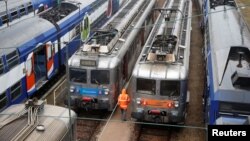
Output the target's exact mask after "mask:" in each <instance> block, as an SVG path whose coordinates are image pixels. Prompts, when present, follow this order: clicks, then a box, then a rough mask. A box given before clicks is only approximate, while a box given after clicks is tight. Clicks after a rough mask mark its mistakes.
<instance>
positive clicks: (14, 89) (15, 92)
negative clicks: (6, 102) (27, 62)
mask: <svg viewBox="0 0 250 141" xmlns="http://www.w3.org/2000/svg"><path fill="white" fill-rule="evenodd" d="M21 86H22V85H21V81H18V82H17V83H16V84H14V85H13V86H11V88H10V95H11V99H12V100H14V99H16V98H18V97H19V96H20V95H21V94H22V87H21Z"/></svg>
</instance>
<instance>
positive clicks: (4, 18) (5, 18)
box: [1, 15, 9, 24]
mask: <svg viewBox="0 0 250 141" xmlns="http://www.w3.org/2000/svg"><path fill="white" fill-rule="evenodd" d="M1 18H2V24H5V23H7V22H8V20H9V18H8V15H3V16H2V17H1Z"/></svg>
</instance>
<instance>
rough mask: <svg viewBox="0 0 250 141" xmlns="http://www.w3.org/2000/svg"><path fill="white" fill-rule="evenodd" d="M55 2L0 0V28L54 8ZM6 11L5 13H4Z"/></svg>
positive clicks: (52, 0)
mask: <svg viewBox="0 0 250 141" xmlns="http://www.w3.org/2000/svg"><path fill="white" fill-rule="evenodd" d="M55 4H56V0H0V26H3V25H5V26H7V25H6V24H7V23H8V22H13V21H14V20H16V19H21V18H23V17H25V16H28V15H32V16H33V15H34V14H36V13H37V12H38V11H39V10H40V11H41V10H42V9H43V10H45V9H47V8H50V7H52V6H55ZM6 10H7V11H6ZM36 10H37V11H36Z"/></svg>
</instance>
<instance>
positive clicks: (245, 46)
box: [208, 6, 250, 102]
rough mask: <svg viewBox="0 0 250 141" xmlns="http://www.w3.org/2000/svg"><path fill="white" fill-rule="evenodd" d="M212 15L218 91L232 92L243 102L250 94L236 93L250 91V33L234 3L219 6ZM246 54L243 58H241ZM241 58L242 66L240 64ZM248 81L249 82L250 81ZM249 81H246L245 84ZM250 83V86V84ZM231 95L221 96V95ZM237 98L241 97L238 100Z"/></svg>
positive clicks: (212, 52)
mask: <svg viewBox="0 0 250 141" xmlns="http://www.w3.org/2000/svg"><path fill="white" fill-rule="evenodd" d="M210 12H212V13H213V14H210V16H209V21H210V22H209V30H210V33H209V34H210V36H209V37H210V46H211V52H208V55H210V54H211V56H212V64H211V66H213V84H214V87H215V88H214V90H215V91H217V90H219V91H223V93H224V94H227V95H228V94H232V95H231V98H232V97H235V99H238V100H239V101H240V102H242V101H249V100H250V97H249V96H248V98H247V97H245V96H243V95H241V96H240V95H237V96H236V95H234V96H233V94H234V93H235V92H237V93H239V92H241V93H244V94H247V93H249V90H250V85H249V84H248V83H249V80H250V70H249V63H250V33H249V31H248V29H247V27H246V26H245V24H244V22H243V21H242V19H241V17H240V15H239V13H238V11H237V9H234V7H232V6H217V7H216V8H215V9H211V11H210ZM240 54H242V58H243V59H242V58H241V57H240ZM240 58H241V59H242V66H241V67H238V64H239V61H240ZM247 81H248V82H247ZM244 82H245V84H244ZM246 84H248V85H246ZM219 97H220V98H222V97H223V98H228V96H227V97H226V96H225V97H224V96H222V95H220V96H219V95H218V98H219ZM236 101H237V100H236Z"/></svg>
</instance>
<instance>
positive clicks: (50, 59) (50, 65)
mask: <svg viewBox="0 0 250 141" xmlns="http://www.w3.org/2000/svg"><path fill="white" fill-rule="evenodd" d="M54 54H55V52H54V47H53V44H52V43H51V42H48V43H47V44H46V59H47V63H46V69H47V78H48V79H50V78H51V77H52V74H53V70H54Z"/></svg>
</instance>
